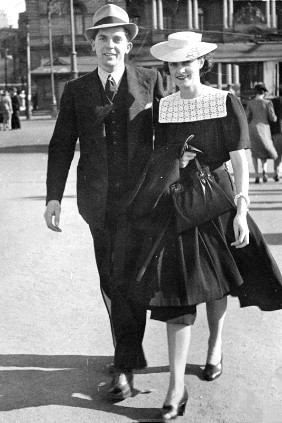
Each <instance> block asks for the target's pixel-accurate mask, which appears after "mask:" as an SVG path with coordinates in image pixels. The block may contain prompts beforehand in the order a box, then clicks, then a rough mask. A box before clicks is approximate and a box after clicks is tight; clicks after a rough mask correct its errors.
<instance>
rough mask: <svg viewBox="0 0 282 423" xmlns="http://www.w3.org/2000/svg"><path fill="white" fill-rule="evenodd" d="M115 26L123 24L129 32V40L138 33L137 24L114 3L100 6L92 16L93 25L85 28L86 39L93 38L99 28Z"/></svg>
mask: <svg viewBox="0 0 282 423" xmlns="http://www.w3.org/2000/svg"><path fill="white" fill-rule="evenodd" d="M115 26H123V27H124V28H125V29H126V30H127V31H128V32H129V34H130V39H131V40H133V38H135V37H136V35H137V34H138V26H137V25H135V24H134V23H131V22H129V17H128V14H127V13H126V11H125V10H123V9H122V8H121V7H119V6H116V5H115V4H106V5H105V6H102V7H100V9H98V10H97V12H96V13H95V14H94V16H93V26H92V27H91V28H88V29H86V31H85V34H86V37H87V38H88V40H93V39H95V37H96V34H97V32H98V30H99V29H102V28H113V27H115Z"/></svg>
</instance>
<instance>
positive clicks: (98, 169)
mask: <svg viewBox="0 0 282 423" xmlns="http://www.w3.org/2000/svg"><path fill="white" fill-rule="evenodd" d="M126 72H127V83H128V94H127V102H126V104H125V105H124V113H127V116H128V123H127V134H128V135H127V142H128V148H127V149H128V166H129V175H130V178H129V179H130V181H131V182H132V184H134V181H137V180H138V177H139V175H140V173H141V171H142V169H143V168H144V166H145V164H146V162H147V160H148V158H149V157H150V154H151V152H152V149H153V126H154V120H157V110H158V107H157V105H158V101H159V99H160V98H161V97H162V96H163V90H162V81H161V77H160V74H159V73H158V72H157V71H155V70H151V69H145V68H138V67H132V66H126ZM100 84H101V82H100V80H99V76H98V70H97V69H96V70H95V71H93V72H92V73H90V74H88V75H85V76H83V77H81V78H78V79H76V80H72V81H69V82H67V84H66V86H65V89H64V92H63V95H62V99H61V104H60V113H59V116H58V119H57V122H56V126H55V129H54V133H53V136H52V138H51V141H50V145H49V157H48V172H47V202H48V201H50V200H58V201H61V199H62V197H63V192H64V188H65V184H66V180H67V176H68V172H69V168H70V165H71V162H72V159H73V156H74V152H75V146H76V142H77V139H79V143H80V159H79V163H78V167H77V202H78V209H79V212H80V214H81V215H82V217H83V218H84V219H85V220H86V222H87V223H88V224H91V225H93V224H94V225H96V226H100V227H101V226H103V223H104V218H105V209H106V201H107V191H108V160H111V157H108V155H107V143H106V132H105V123H104V117H105V114H106V113H107V110H108V108H109V107H111V106H110V105H106V106H105V105H104V103H103V100H102V96H101V88H100V87H101V85H100Z"/></svg>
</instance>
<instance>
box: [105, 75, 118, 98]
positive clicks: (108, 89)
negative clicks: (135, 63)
mask: <svg viewBox="0 0 282 423" xmlns="http://www.w3.org/2000/svg"><path fill="white" fill-rule="evenodd" d="M116 92H117V84H116V83H115V81H114V79H113V77H112V75H111V74H109V76H108V78H107V82H106V85H105V93H106V95H107V97H108V99H109V100H111V101H113V99H114V96H115V94H116Z"/></svg>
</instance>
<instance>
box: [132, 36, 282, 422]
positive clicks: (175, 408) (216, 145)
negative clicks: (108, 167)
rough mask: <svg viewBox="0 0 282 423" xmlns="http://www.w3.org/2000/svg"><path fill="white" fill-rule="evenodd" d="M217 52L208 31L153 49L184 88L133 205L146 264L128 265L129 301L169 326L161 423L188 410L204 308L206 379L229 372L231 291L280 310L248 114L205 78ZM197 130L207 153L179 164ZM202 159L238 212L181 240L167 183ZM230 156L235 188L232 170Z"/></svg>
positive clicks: (166, 110) (164, 122)
mask: <svg viewBox="0 0 282 423" xmlns="http://www.w3.org/2000/svg"><path fill="white" fill-rule="evenodd" d="M215 48H216V45H215V44H211V43H204V42H201V34H196V33H193V32H181V33H175V34H171V35H170V36H169V37H168V41H166V42H162V43H159V44H156V45H155V46H153V47H152V48H151V53H152V55H153V56H154V57H156V58H157V59H159V60H162V61H164V62H167V63H168V69H169V73H170V75H171V77H172V79H173V82H174V83H175V84H176V86H177V87H178V88H179V91H178V92H177V93H174V94H172V95H170V96H168V97H166V98H164V99H162V100H161V101H160V110H159V125H158V126H157V128H156V139H155V145H156V151H155V153H154V159H153V161H151V165H150V164H149V165H148V167H147V169H146V171H145V174H144V175H143V179H142V180H141V181H140V184H139V185H138V187H137V188H136V190H135V191H134V193H133V195H132V198H131V200H130V201H129V207H128V215H129V217H131V221H132V223H133V224H134V223H136V222H137V225H138V228H137V229H136V231H135V236H136V238H135V240H132V239H131V241H130V248H131V249H134V246H135V250H134V252H135V253H136V249H138V246H140V245H141V251H140V252H139V260H138V263H136V262H135V260H133V259H132V261H131V262H129V261H128V266H127V270H128V269H130V271H131V272H133V273H131V274H130V275H131V296H132V297H133V298H134V299H135V300H136V301H139V302H141V303H145V304H146V305H147V307H148V309H151V310H152V314H151V318H153V319H156V320H160V321H164V322H166V323H167V337H168V351H169V364H170V381H169V387H168V391H167V395H166V398H165V401H164V406H163V409H162V416H163V421H168V420H171V419H174V418H176V417H177V416H178V415H182V414H183V413H184V411H185V406H186V403H187V400H188V393H187V389H186V387H185V384H184V373H185V366H186V358H187V353H188V349H189V343H190V335H191V326H192V325H193V323H194V321H195V318H196V306H197V304H199V303H203V302H204V303H206V309H207V316H208V323H209V329H210V337H209V342H208V353H207V360H206V366H205V369H204V378H205V379H206V380H208V381H212V380H214V379H215V378H217V377H219V376H220V375H221V373H222V336H221V335H222V328H223V323H224V318H225V313H226V307H227V295H228V294H229V293H231V294H232V295H236V296H238V297H239V299H240V304H241V306H242V307H244V306H249V305H257V306H259V307H260V308H261V309H263V310H274V309H278V308H282V277H281V274H280V272H279V270H278V267H277V265H276V263H275V262H274V260H273V258H272V256H271V254H270V252H269V249H268V247H267V245H266V243H265V241H264V240H263V238H262V235H261V233H260V231H259V230H258V228H257V227H256V225H255V223H254V222H253V221H252V219H251V218H250V216H248V215H247V211H248V205H249V197H248V165H247V159H246V155H245V149H246V148H249V139H248V125H247V120H246V115H245V112H244V109H243V107H242V105H241V103H240V101H239V100H238V99H237V98H236V97H235V96H234V95H233V94H231V93H228V92H227V91H222V90H217V89H214V88H211V87H208V86H205V85H203V84H202V83H201V73H202V72H203V71H205V70H207V69H208V67H209V66H208V65H209V64H208V61H207V60H206V58H205V55H206V54H208V53H209V52H211V51H212V50H214V49H215ZM191 134H193V135H194V138H193V139H192V140H191V142H190V143H191V144H192V145H193V147H195V148H196V149H198V150H201V151H202V153H199V152H197V150H194V151H193V149H192V151H186V152H184V154H183V156H182V157H181V158H180V159H179V160H178V161H177V160H175V149H173V146H174V145H176V146H177V145H178V144H180V145H183V144H184V142H185V140H186V139H187V137H188V136H189V135H191ZM158 152H159V153H158ZM169 154H171V157H170V161H169V160H168V156H169ZM196 155H197V158H198V160H199V161H200V163H201V164H202V165H208V166H209V167H210V170H211V171H213V173H214V175H215V177H216V178H217V180H218V183H219V184H220V186H221V187H222V188H223V189H224V190H225V192H226V194H227V195H228V196H229V197H230V198H231V199H232V201H233V199H235V203H236V204H237V208H235V207H234V208H233V209H232V210H231V211H229V212H228V213H225V214H224V215H222V216H221V217H219V218H216V219H214V220H212V221H209V222H207V223H205V224H202V225H199V226H198V227H196V228H193V229H190V230H187V231H184V232H182V233H181V234H177V232H176V229H175V222H176V214H175V212H174V209H173V206H172V199H171V197H170V196H169V195H168V193H167V189H166V188H167V187H166V188H164V186H165V184H166V182H167V185H168V184H169V183H171V182H172V181H173V178H174V177H176V176H175V175H176V173H177V172H176V170H177V169H176V168H175V166H174V164H175V163H177V166H179V167H180V168H181V169H180V173H181V175H182V176H181V177H182V178H185V177H186V176H185V175H187V181H188V178H189V172H191V171H193V170H194V168H195V163H194V162H195V160H194V158H195V156H196ZM229 159H231V162H232V166H233V170H234V179H235V188H236V191H235V190H234V188H233V184H232V180H231V177H230V176H229V173H228V171H227V169H226V167H225V165H224V163H225V162H226V161H228V160H229ZM152 163H153V164H155V165H154V166H155V168H156V171H155V172H154V169H153V168H152ZM178 170H179V169H178ZM161 189H163V195H161V196H160V190H161ZM142 190H143V191H142ZM236 193H237V194H236ZM235 194H236V195H235ZM150 207H151V209H150ZM142 213H143V215H142ZM142 216H143V225H140V223H142ZM137 217H138V220H137ZM132 218H133V219H132ZM137 225H136V226H137ZM249 227H250V229H251V237H250V236H249ZM138 236H139V238H138ZM128 256H129V254H128ZM133 256H134V255H132V257H133ZM134 257H136V255H135V256H134ZM128 260H129V259H128ZM184 267H185V271H186V274H185V277H184V270H183V269H184ZM128 271H129V270H128ZM130 271H129V273H130ZM129 273H128V275H129Z"/></svg>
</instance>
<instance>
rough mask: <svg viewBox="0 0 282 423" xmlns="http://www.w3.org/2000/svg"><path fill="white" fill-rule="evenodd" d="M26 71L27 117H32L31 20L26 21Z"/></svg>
mask: <svg viewBox="0 0 282 423" xmlns="http://www.w3.org/2000/svg"><path fill="white" fill-rule="evenodd" d="M26 73H27V96H26V118H27V120H29V119H30V116H31V113H30V106H31V72H30V31H29V22H28V21H27V23H26Z"/></svg>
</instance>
